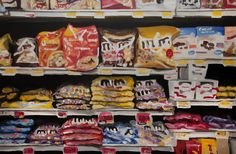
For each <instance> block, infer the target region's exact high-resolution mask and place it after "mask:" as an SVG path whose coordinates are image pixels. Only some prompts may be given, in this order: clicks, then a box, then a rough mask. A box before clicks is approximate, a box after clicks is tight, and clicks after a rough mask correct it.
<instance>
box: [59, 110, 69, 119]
mask: <svg viewBox="0 0 236 154" xmlns="http://www.w3.org/2000/svg"><path fill="white" fill-rule="evenodd" d="M57 117H58V118H66V117H67V112H66V111H58V112H57Z"/></svg>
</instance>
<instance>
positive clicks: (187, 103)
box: [176, 102, 191, 109]
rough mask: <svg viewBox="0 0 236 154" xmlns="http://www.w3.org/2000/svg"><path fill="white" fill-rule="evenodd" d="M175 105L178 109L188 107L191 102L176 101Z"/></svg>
mask: <svg viewBox="0 0 236 154" xmlns="http://www.w3.org/2000/svg"><path fill="white" fill-rule="evenodd" d="M176 106H177V108H180V109H190V108H191V103H190V102H177V104H176Z"/></svg>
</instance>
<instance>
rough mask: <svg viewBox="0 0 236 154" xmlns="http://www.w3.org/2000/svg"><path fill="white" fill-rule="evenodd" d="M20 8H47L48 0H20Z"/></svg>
mask: <svg viewBox="0 0 236 154" xmlns="http://www.w3.org/2000/svg"><path fill="white" fill-rule="evenodd" d="M21 8H22V9H25V10H48V9H49V0H22V1H21Z"/></svg>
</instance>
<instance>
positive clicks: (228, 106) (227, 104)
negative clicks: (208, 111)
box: [218, 100, 233, 109]
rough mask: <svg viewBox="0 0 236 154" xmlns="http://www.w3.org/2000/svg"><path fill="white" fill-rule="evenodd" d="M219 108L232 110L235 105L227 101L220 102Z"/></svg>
mask: <svg viewBox="0 0 236 154" xmlns="http://www.w3.org/2000/svg"><path fill="white" fill-rule="evenodd" d="M218 106H219V108H224V109H232V108H233V103H232V102H230V101H227V100H223V101H220V102H219V104H218Z"/></svg>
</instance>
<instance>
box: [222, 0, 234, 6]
mask: <svg viewBox="0 0 236 154" xmlns="http://www.w3.org/2000/svg"><path fill="white" fill-rule="evenodd" d="M224 7H225V8H236V0H224Z"/></svg>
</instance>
